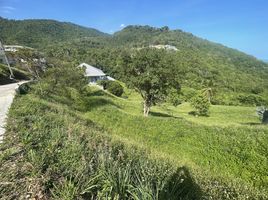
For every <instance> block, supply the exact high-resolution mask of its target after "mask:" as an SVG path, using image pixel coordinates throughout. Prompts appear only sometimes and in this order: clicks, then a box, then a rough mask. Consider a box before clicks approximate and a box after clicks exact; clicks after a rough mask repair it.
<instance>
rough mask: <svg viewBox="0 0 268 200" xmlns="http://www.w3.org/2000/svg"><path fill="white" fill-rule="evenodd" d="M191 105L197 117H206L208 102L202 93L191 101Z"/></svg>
mask: <svg viewBox="0 0 268 200" xmlns="http://www.w3.org/2000/svg"><path fill="white" fill-rule="evenodd" d="M191 105H192V107H193V108H194V109H195V110H196V112H197V115H200V116H208V112H209V107H210V102H209V98H208V97H207V95H205V94H204V92H202V91H201V92H199V93H198V94H197V95H196V96H194V97H193V98H192V99H191Z"/></svg>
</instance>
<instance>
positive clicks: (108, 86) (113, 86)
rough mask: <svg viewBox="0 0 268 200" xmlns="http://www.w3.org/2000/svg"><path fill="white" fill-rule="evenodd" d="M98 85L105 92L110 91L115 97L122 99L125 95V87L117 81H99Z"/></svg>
mask: <svg viewBox="0 0 268 200" xmlns="http://www.w3.org/2000/svg"><path fill="white" fill-rule="evenodd" d="M97 84H98V85H100V86H102V87H103V89H104V90H108V91H109V92H110V93H112V94H113V95H115V96H118V97H121V96H122V94H123V93H124V88H123V86H122V85H121V84H120V83H118V82H117V81H109V80H99V81H98V82H97Z"/></svg>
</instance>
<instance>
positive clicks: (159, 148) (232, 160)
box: [85, 89, 268, 192]
mask: <svg viewBox="0 0 268 200" xmlns="http://www.w3.org/2000/svg"><path fill="white" fill-rule="evenodd" d="M127 96H128V98H127V99H124V98H118V97H114V96H112V95H110V94H108V93H106V92H103V91H100V90H97V89H92V97H90V98H89V100H88V101H89V102H88V106H89V108H90V111H89V112H87V113H86V114H85V116H86V117H87V118H90V119H91V120H93V121H94V122H96V123H97V124H98V125H100V126H102V127H103V128H105V129H107V130H109V132H110V133H111V134H112V135H113V137H114V138H116V139H119V140H122V141H124V142H125V143H131V144H136V145H137V146H141V147H143V148H146V149H149V150H150V151H151V152H152V156H156V157H161V158H163V157H164V158H166V159H170V160H171V161H172V162H174V163H175V164H176V165H178V166H183V165H184V166H187V167H188V168H190V169H191V170H192V171H193V173H194V174H196V176H197V179H198V177H199V178H201V179H203V178H204V177H205V178H206V179H209V180H212V179H216V180H218V181H220V182H223V183H224V184H231V185H237V187H240V186H243V187H252V188H253V187H256V188H258V191H261V190H262V189H264V191H265V192H267V191H268V128H267V127H265V126H263V125H261V124H260V123H259V119H258V116H257V115H256V111H255V110H256V108H254V107H234V106H212V107H211V112H210V117H195V116H191V115H189V114H188V113H189V112H190V111H192V108H191V107H190V105H189V104H187V103H185V104H182V105H180V106H178V107H176V108H174V107H172V106H169V105H162V106H156V107H153V109H152V112H151V115H150V117H148V118H144V117H143V116H142V103H141V102H142V101H141V99H140V97H139V96H138V94H136V93H133V92H132V93H130V92H128V93H127Z"/></svg>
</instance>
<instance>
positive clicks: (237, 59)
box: [0, 18, 268, 105]
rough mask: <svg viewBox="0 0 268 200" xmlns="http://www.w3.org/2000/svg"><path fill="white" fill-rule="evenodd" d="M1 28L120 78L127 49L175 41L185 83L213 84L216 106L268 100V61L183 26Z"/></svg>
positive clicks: (13, 39)
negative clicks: (104, 30) (120, 64)
mask: <svg viewBox="0 0 268 200" xmlns="http://www.w3.org/2000/svg"><path fill="white" fill-rule="evenodd" d="M0 29H1V30H3V31H1V33H0V38H3V39H4V41H5V42H6V43H12V44H14V43H15V44H22V45H27V46H32V47H36V48H39V49H42V51H45V52H46V53H47V56H48V57H54V58H56V59H58V60H65V61H70V62H73V61H75V62H77V63H81V62H87V63H89V64H92V65H95V66H97V67H99V68H101V69H103V70H104V71H106V72H107V73H108V74H110V75H112V76H114V77H115V78H119V79H120V76H118V74H119V72H118V69H117V67H116V66H117V60H118V57H119V55H120V54H121V53H122V52H123V51H133V50H135V49H139V48H142V47H149V46H150V45H157V44H161V45H166V44H168V45H173V46H175V47H176V48H177V49H178V51H177V52H174V54H173V55H174V57H175V58H176V65H177V66H178V70H179V71H180V72H181V74H182V77H183V78H182V85H183V86H184V87H188V88H193V89H195V90H199V89H202V88H205V87H210V88H212V89H213V91H214V95H215V99H214V103H215V104H228V105H230V104H231V105H237V104H240V103H242V104H243V102H241V101H244V100H245V98H246V99H250V100H252V99H253V101H252V102H251V103H250V104H251V105H254V104H255V105H257V104H259V103H258V102H263V101H267V99H268V98H267V97H268V89H267V88H268V81H267V80H266V79H267V77H268V64H267V63H265V62H263V61H260V60H258V59H256V58H254V57H253V56H249V55H247V54H245V53H242V52H240V51H237V50H235V49H231V48H228V47H225V46H223V45H221V44H216V43H213V42H210V41H207V40H204V39H201V38H198V37H196V36H194V35H192V34H191V33H186V32H183V31H181V30H169V28H168V27H163V28H154V27H150V26H128V27H126V28H124V29H123V30H121V31H119V32H117V33H115V34H114V35H109V34H105V33H102V32H100V31H97V30H95V29H90V28H85V27H81V26H78V25H75V24H71V23H65V22H58V21H54V20H19V21H16V20H6V19H3V18H1V19H0ZM241 95H242V97H241ZM245 95H246V96H245ZM248 95H251V96H250V97H248ZM252 95H253V96H252ZM239 98H240V99H239ZM241 99H242V100H241ZM265 99H266V100H265ZM246 101H247V100H246Z"/></svg>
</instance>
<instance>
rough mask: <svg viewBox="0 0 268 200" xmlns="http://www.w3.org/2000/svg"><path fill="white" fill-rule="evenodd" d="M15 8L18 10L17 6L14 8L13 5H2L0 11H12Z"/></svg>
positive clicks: (7, 12)
mask: <svg viewBox="0 0 268 200" xmlns="http://www.w3.org/2000/svg"><path fill="white" fill-rule="evenodd" d="M14 10H16V8H14V7H12V6H2V7H0V12H2V13H6V14H9V13H12V11H14Z"/></svg>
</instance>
